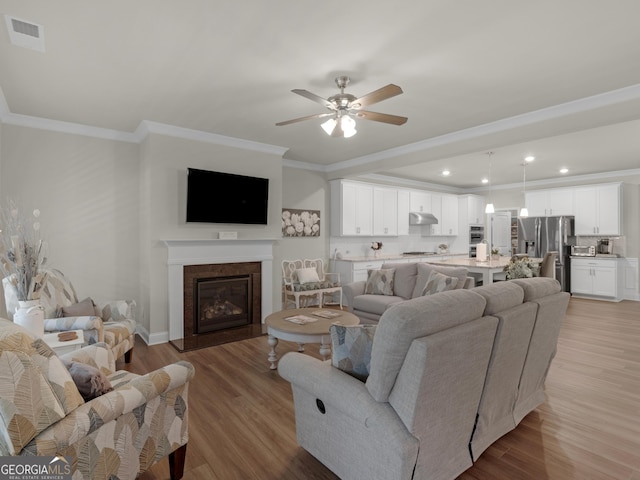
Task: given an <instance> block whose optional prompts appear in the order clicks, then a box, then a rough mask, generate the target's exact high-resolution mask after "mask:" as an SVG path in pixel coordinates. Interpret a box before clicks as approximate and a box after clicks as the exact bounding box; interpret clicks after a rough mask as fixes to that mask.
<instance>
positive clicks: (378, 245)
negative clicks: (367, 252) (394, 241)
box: [371, 242, 382, 252]
mask: <svg viewBox="0 0 640 480" xmlns="http://www.w3.org/2000/svg"><path fill="white" fill-rule="evenodd" d="M381 249H382V242H371V250H373V251H374V252H377V251H378V250H381Z"/></svg>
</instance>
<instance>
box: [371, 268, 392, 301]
mask: <svg viewBox="0 0 640 480" xmlns="http://www.w3.org/2000/svg"><path fill="white" fill-rule="evenodd" d="M395 271H396V269H395V268H383V269H380V270H367V275H368V276H367V283H366V284H365V286H364V293H365V294H371V295H393V276H394V274H395Z"/></svg>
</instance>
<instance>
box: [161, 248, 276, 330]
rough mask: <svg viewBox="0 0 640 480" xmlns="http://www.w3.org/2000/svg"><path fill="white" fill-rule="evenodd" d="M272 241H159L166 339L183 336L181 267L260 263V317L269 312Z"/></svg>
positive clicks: (271, 309)
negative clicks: (165, 276)
mask: <svg viewBox="0 0 640 480" xmlns="http://www.w3.org/2000/svg"><path fill="white" fill-rule="evenodd" d="M274 241H275V240H268V239H267V240H261V239H260V240H259V239H246V240H245V239H238V240H216V239H212V240H207V239H202V240H163V242H164V243H165V245H166V246H167V248H168V261H167V265H168V273H169V285H168V286H169V290H168V294H169V340H170V341H171V340H180V339H182V338H184V266H185V265H207V264H221V263H243V262H260V264H261V271H262V274H261V277H262V281H261V290H262V302H261V309H262V318H261V321H262V322H263V323H264V319H265V318H266V316H267V315H269V314H270V313H272V312H273V243H274Z"/></svg>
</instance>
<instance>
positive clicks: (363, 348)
mask: <svg viewBox="0 0 640 480" xmlns="http://www.w3.org/2000/svg"><path fill="white" fill-rule="evenodd" d="M329 331H330V333H331V363H332V365H333V366H334V367H336V368H339V369H340V370H342V371H343V372H346V373H348V374H349V375H351V376H353V377H355V378H357V379H358V380H362V381H364V380H366V379H367V377H368V376H369V366H370V364H371V347H372V345H373V335H374V334H375V332H376V325H352V326H344V325H331V328H330V329H329Z"/></svg>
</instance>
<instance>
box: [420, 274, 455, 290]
mask: <svg viewBox="0 0 640 480" xmlns="http://www.w3.org/2000/svg"><path fill="white" fill-rule="evenodd" d="M456 285H458V278H457V277H449V276H447V275H443V274H442V273H438V272H436V271H431V272H430V273H429V276H428V277H427V283H426V285H425V286H424V288H423V289H422V295H433V294H434V293H438V292H446V291H447V290H453V289H454V288H456Z"/></svg>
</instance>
